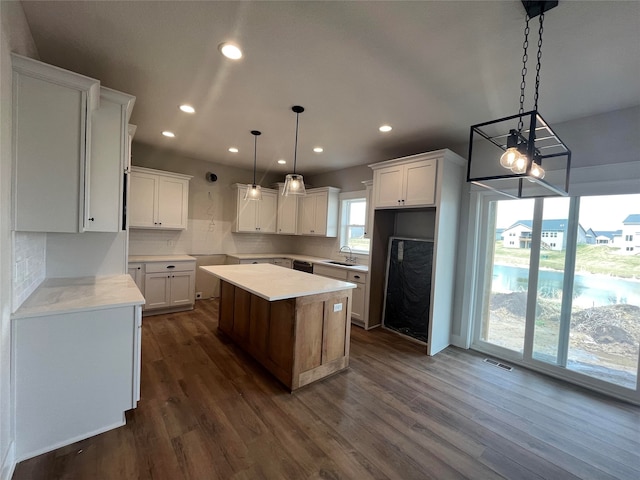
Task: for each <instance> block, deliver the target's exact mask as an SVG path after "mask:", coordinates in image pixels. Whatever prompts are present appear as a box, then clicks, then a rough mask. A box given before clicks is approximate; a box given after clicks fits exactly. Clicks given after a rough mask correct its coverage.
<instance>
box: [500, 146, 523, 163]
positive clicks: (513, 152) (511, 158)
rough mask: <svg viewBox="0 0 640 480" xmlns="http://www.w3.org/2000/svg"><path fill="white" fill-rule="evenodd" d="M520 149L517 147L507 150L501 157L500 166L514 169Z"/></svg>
mask: <svg viewBox="0 0 640 480" xmlns="http://www.w3.org/2000/svg"><path fill="white" fill-rule="evenodd" d="M518 154H519V152H518V149H517V148H516V147H510V148H507V150H506V151H505V152H504V153H503V154H502V156H501V157H500V165H502V166H503V167H504V168H511V167H513V164H514V162H515V161H516V158H517V157H518Z"/></svg>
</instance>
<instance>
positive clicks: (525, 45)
mask: <svg viewBox="0 0 640 480" xmlns="http://www.w3.org/2000/svg"><path fill="white" fill-rule="evenodd" d="M529 19H530V18H529V14H527V17H526V24H525V27H524V41H523V42H522V50H523V53H522V81H521V82H520V111H519V113H520V118H519V119H518V132H521V131H522V127H523V126H524V125H523V123H522V115H523V114H524V90H525V87H526V86H527V82H526V77H527V60H528V59H529V56H528V54H527V48H528V47H529Z"/></svg>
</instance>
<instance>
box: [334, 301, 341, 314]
mask: <svg viewBox="0 0 640 480" xmlns="http://www.w3.org/2000/svg"><path fill="white" fill-rule="evenodd" d="M333 311H334V312H341V311H342V304H341V303H336V304H334V305H333Z"/></svg>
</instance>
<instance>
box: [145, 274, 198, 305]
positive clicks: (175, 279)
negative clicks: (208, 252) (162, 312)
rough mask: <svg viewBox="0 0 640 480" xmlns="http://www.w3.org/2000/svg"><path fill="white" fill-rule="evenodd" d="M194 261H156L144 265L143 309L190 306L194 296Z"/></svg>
mask: <svg viewBox="0 0 640 480" xmlns="http://www.w3.org/2000/svg"><path fill="white" fill-rule="evenodd" d="M195 281H196V263H195V262H158V263H147V264H146V265H145V276H144V298H145V300H146V303H145V306H144V309H145V312H146V311H148V310H154V309H158V308H172V307H181V306H188V307H192V306H193V304H194V303H195V301H196V298H195V291H196V290H195Z"/></svg>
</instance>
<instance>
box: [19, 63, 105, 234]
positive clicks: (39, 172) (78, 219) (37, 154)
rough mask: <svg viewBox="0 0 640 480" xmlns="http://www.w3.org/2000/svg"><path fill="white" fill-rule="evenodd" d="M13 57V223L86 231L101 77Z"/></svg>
mask: <svg viewBox="0 0 640 480" xmlns="http://www.w3.org/2000/svg"><path fill="white" fill-rule="evenodd" d="M11 59H12V66H13V109H14V115H13V118H14V121H13V152H14V169H13V171H14V189H13V195H14V196H13V201H14V219H13V228H14V230H18V231H31V232H81V231H83V229H84V213H85V212H84V203H85V190H88V183H89V182H88V178H87V176H86V174H85V169H86V167H87V164H88V162H89V157H90V154H91V148H90V145H91V125H92V112H93V111H94V110H95V109H96V108H97V106H98V104H99V90H100V82H99V81H98V80H94V79H92V78H88V77H85V76H83V75H78V74H76V73H73V72H69V71H66V70H63V69H61V68H58V67H54V66H51V65H47V64H44V63H42V62H38V61H36V60H32V59H29V58H26V57H22V56H20V55H15V54H12V55H11Z"/></svg>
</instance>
